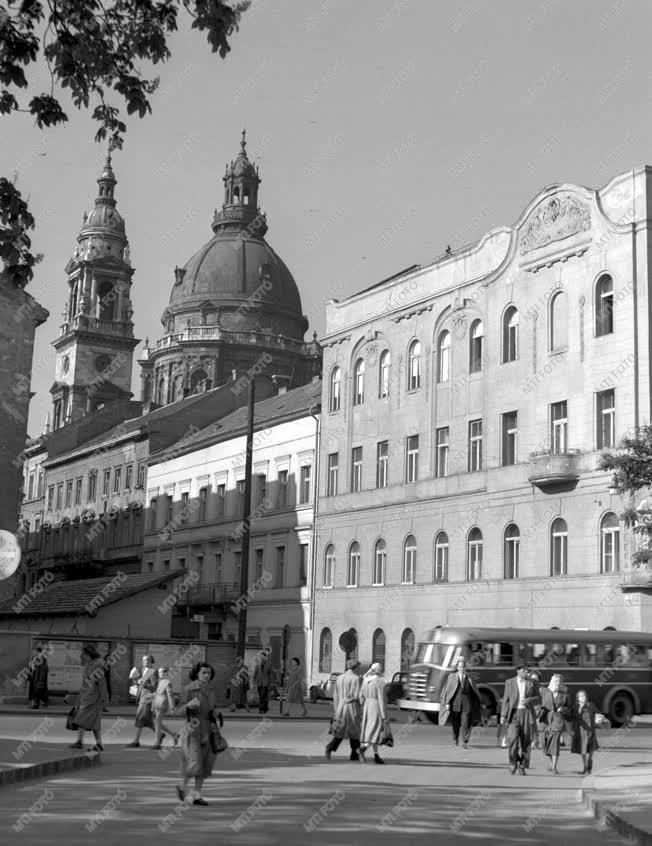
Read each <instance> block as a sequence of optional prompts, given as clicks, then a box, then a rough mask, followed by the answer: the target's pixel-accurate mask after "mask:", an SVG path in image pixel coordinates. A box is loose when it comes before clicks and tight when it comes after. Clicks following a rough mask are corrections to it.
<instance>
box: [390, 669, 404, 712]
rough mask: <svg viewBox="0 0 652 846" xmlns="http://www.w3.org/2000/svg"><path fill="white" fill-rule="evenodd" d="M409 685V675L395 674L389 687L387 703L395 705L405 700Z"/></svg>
mask: <svg viewBox="0 0 652 846" xmlns="http://www.w3.org/2000/svg"><path fill="white" fill-rule="evenodd" d="M407 683H408V674H407V673H394V675H393V676H392V680H391V682H389V684H388V685H387V688H386V693H387V703H388V704H389V705H394V704H395V703H396V702H397V701H398V700H399V699H403V698H404V696H405V691H406V688H407Z"/></svg>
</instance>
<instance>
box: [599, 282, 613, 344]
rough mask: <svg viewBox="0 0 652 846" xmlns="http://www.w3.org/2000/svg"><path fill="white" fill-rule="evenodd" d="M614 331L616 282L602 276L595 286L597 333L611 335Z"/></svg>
mask: <svg viewBox="0 0 652 846" xmlns="http://www.w3.org/2000/svg"><path fill="white" fill-rule="evenodd" d="M613 331H614V282H613V279H612V278H611V276H601V277H600V278H599V279H598V281H597V283H596V286H595V334H596V335H610V334H611V333H612V332H613Z"/></svg>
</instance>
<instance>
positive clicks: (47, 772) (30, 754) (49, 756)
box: [0, 738, 101, 787]
mask: <svg viewBox="0 0 652 846" xmlns="http://www.w3.org/2000/svg"><path fill="white" fill-rule="evenodd" d="M100 757H101V756H100V755H97V754H89V753H88V752H84V751H83V750H80V751H79V752H77V751H75V750H73V749H64V748H63V747H62V746H61V744H59V743H38V742H37V743H32V742H31V741H29V740H27V741H24V742H23V743H19V742H18V741H16V740H8V739H6V738H0V787H2V786H3V785H6V784H13V783H14V782H16V781H24V780H25V779H28V778H47V777H48V776H52V775H55V774H57V773H62V772H66V771H68V770H79V769H82V768H84V767H93V766H96V765H97V764H99V763H100Z"/></svg>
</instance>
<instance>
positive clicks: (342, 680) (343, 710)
mask: <svg viewBox="0 0 652 846" xmlns="http://www.w3.org/2000/svg"><path fill="white" fill-rule="evenodd" d="M361 719H362V708H361V706H360V662H359V661H358V659H357V658H351V659H350V660H349V661H347V662H346V672H344V673H342V674H341V675H340V676H338V677H337V680H336V682H335V689H334V690H333V719H332V721H331V731H332V734H333V739H332V740H331V741H330V742H329V743H328V744H327V745H326V758H327V759H328V760H329V761H330V758H331V753H332V752H335V750H336V749H337V748H338V746H339V745H340V743H341V742H342V741H343V740H344V739H345V738H348V740H349V746H350V747H351V755H350V760H351V761H359V760H360V758H359V756H358V750H359V748H360V723H361Z"/></svg>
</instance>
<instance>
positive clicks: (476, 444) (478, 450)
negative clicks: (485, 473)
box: [469, 420, 482, 473]
mask: <svg viewBox="0 0 652 846" xmlns="http://www.w3.org/2000/svg"><path fill="white" fill-rule="evenodd" d="M478 470H482V420H471V421H470V422H469V473H477V472H478Z"/></svg>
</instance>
